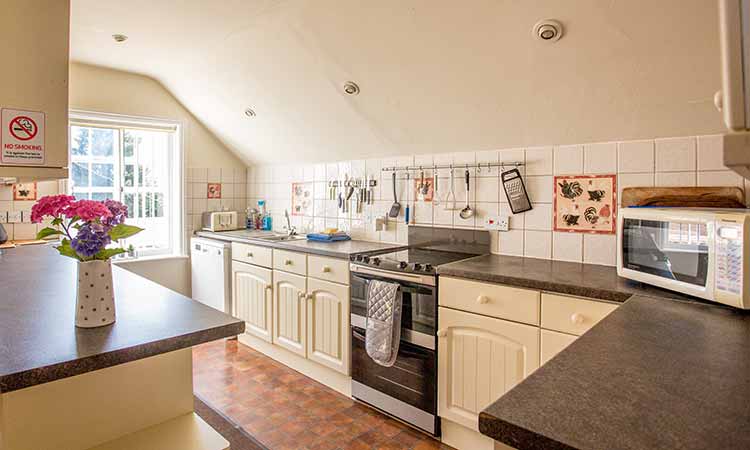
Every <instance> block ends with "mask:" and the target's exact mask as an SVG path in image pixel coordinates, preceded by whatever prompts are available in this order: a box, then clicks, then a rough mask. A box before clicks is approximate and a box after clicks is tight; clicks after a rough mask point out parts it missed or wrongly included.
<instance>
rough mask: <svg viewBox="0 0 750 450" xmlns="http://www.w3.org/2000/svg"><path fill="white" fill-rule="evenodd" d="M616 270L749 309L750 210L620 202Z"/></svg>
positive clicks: (656, 283) (649, 281) (672, 288)
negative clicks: (626, 205) (637, 205)
mask: <svg viewBox="0 0 750 450" xmlns="http://www.w3.org/2000/svg"><path fill="white" fill-rule="evenodd" d="M617 239H618V246H617V274H618V275H620V276H621V277H624V278H629V279H631V280H636V281H640V282H643V283H647V284H652V285H655V286H659V287H662V288H665V289H670V290H674V291H677V292H682V293H684V294H688V295H694V296H696V297H700V298H704V299H706V300H711V301H714V302H718V303H723V304H726V305H730V306H734V307H737V308H742V309H750V264H749V263H748V261H750V212H749V210H746V209H703V208H692V209H690V208H622V209H620V214H619V217H618V233H617Z"/></svg>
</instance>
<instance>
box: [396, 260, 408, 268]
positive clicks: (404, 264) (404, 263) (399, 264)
mask: <svg viewBox="0 0 750 450" xmlns="http://www.w3.org/2000/svg"><path fill="white" fill-rule="evenodd" d="M406 265H407V264H406V261H401V262H400V263H398V268H399V269H406Z"/></svg>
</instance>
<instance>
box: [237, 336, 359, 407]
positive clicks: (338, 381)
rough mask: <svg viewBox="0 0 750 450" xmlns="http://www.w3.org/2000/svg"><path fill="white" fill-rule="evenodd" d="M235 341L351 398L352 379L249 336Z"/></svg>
mask: <svg viewBox="0 0 750 450" xmlns="http://www.w3.org/2000/svg"><path fill="white" fill-rule="evenodd" d="M237 340H238V341H239V342H241V343H243V344H245V345H247V346H248V347H250V348H252V349H254V350H257V351H259V352H261V353H263V354H264V355H266V356H268V357H269V358H272V359H275V360H276V361H278V362H280V363H281V364H284V365H285V366H287V367H290V368H292V369H294V370H296V371H297V372H299V373H301V374H303V375H305V376H307V377H310V378H312V379H313V380H315V381H317V382H318V383H321V384H324V385H326V386H328V387H329V388H331V389H333V390H334V391H337V392H339V393H341V394H343V395H345V396H347V397H349V398H351V396H352V377H349V376H346V375H344V374H341V373H339V372H336V371H335V370H333V369H329V368H328V367H325V366H321V365H320V364H318V363H315V362H312V361H310V360H309V359H307V358H303V357H301V356H299V355H297V354H295V353H292V352H290V351H289V350H287V349H285V348H281V347H279V346H276V345H273V344H271V343H269V342H267V341H264V340H262V339H259V338H257V337H255V336H253V335H251V334H247V333H244V334H241V335H239V336H237Z"/></svg>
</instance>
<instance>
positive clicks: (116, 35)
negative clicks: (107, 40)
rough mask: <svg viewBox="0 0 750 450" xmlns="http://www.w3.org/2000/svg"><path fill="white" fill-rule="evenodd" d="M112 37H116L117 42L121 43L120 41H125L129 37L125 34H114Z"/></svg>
mask: <svg viewBox="0 0 750 450" xmlns="http://www.w3.org/2000/svg"><path fill="white" fill-rule="evenodd" d="M112 39H114V40H115V42H118V43H119V42H125V41H127V40H128V37H127V36H125V35H124V34H113V35H112Z"/></svg>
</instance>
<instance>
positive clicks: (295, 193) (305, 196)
mask: <svg viewBox="0 0 750 450" xmlns="http://www.w3.org/2000/svg"><path fill="white" fill-rule="evenodd" d="M312 186H313V184H312V183H292V215H293V216H312V210H311V208H312V203H313V195H312Z"/></svg>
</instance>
